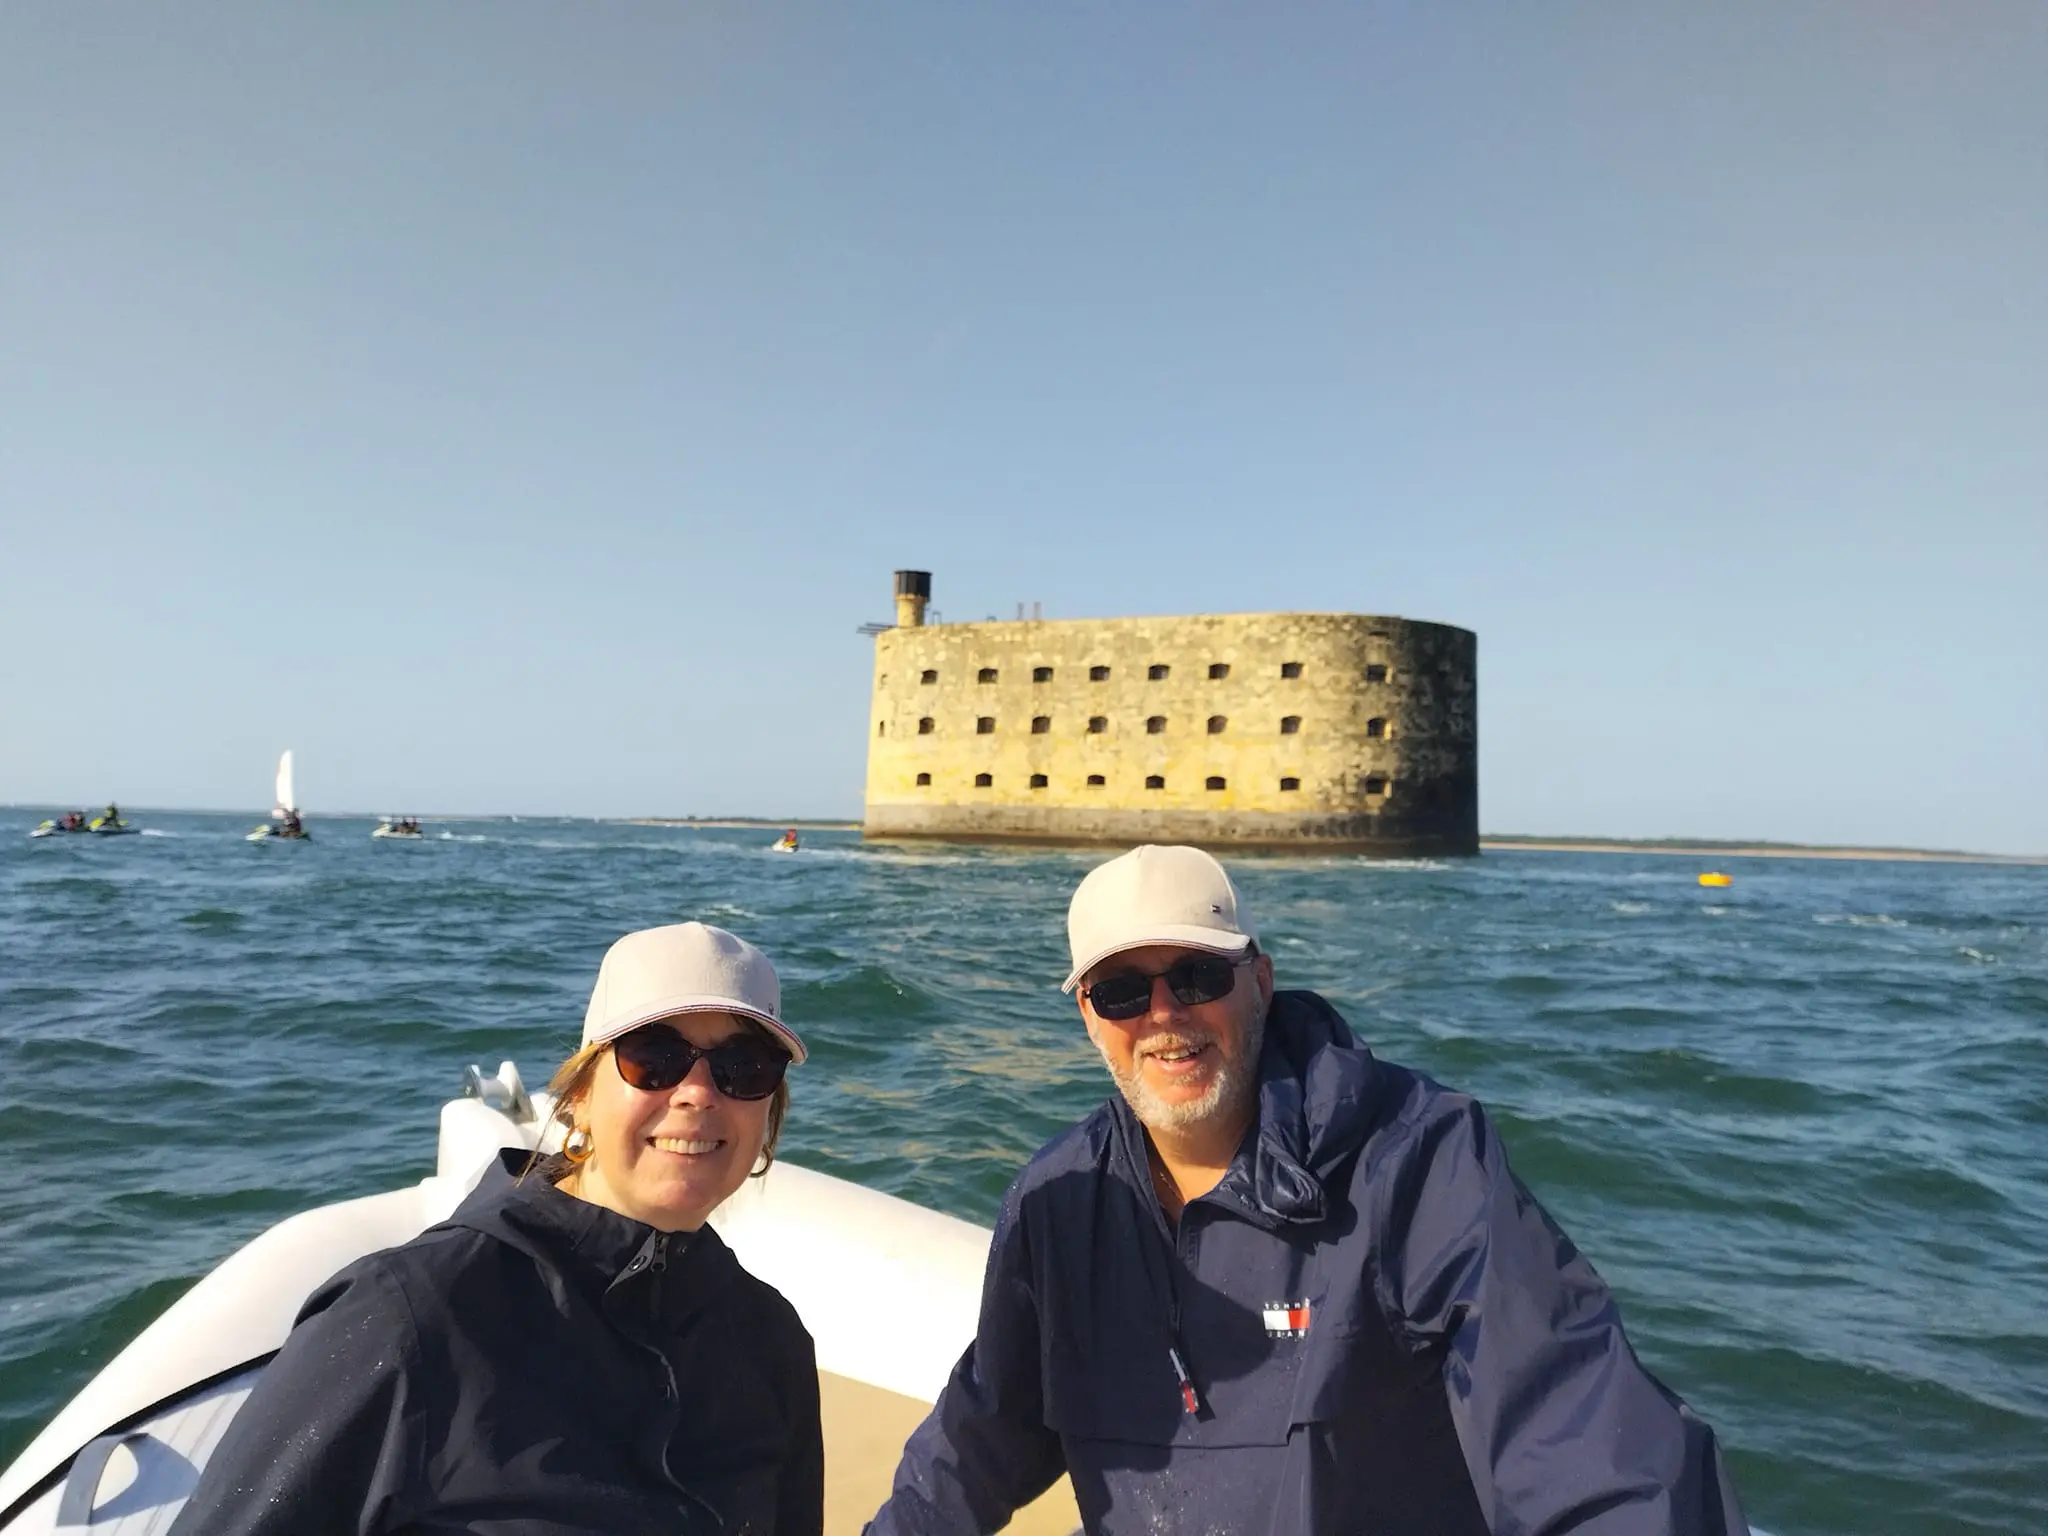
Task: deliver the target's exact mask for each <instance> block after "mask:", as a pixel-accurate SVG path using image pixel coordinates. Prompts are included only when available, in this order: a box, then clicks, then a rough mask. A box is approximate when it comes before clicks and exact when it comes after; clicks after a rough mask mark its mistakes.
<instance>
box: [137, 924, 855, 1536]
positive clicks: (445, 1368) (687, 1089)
mask: <svg viewBox="0 0 2048 1536" xmlns="http://www.w3.org/2000/svg"><path fill="white" fill-rule="evenodd" d="M780 994H781V989H780V986H779V985H778V983H777V981H776V976H775V969H774V967H773V966H771V965H770V964H769V963H768V959H767V957H766V956H765V955H763V954H762V953H761V952H760V951H759V950H757V949H755V948H754V947H753V946H752V945H751V944H748V943H746V942H745V941H744V940H741V939H738V938H735V937H734V936H733V935H732V934H729V933H726V932H725V931H723V930H722V929H718V928H711V927H707V926H706V925H704V924H702V923H682V924H678V925H676V926H673V927H667V928H650V929H646V930H644V931H642V932H639V933H629V934H627V935H626V936H625V937H624V938H622V939H620V940H619V941H618V943H616V944H614V945H613V946H612V947H611V949H610V951H609V952H608V953H607V954H606V955H605V957H604V963H603V965H602V966H600V967H599V970H598V973H597V986H596V988H595V989H594V990H593V991H592V993H591V998H590V1007H589V1010H588V1012H587V1013H586V1014H585V1015H584V1020H583V1044H582V1046H581V1048H580V1049H579V1050H578V1051H577V1052H576V1054H575V1055H573V1056H571V1057H570V1058H569V1060H568V1061H566V1062H565V1063H563V1065H562V1067H561V1070H560V1071H558V1072H557V1073H556V1074H555V1078H554V1081H553V1083H551V1084H550V1087H551V1088H552V1089H553V1090H554V1091H555V1093H556V1094H557V1116H558V1118H560V1119H561V1120H562V1122H563V1124H564V1127H565V1132H566V1134H565V1136H564V1139H563V1143H562V1151H561V1153H560V1154H559V1155H557V1156H554V1157H549V1158H534V1157H532V1156H530V1155H529V1154H527V1153H525V1152H523V1151H508V1152H506V1153H505V1154H503V1155H502V1160H501V1162H500V1164H498V1165H496V1166H493V1167H492V1168H490V1169H489V1170H487V1171H486V1173H485V1176H484V1180H483V1182H482V1183H481V1184H480V1185H478V1187H477V1189H476V1191H475V1193H474V1194H472V1195H471V1196H470V1197H469V1198H468V1199H467V1200H466V1201H464V1202H463V1204H462V1206H461V1208H460V1209H458V1210H457V1211H456V1213H455V1214H454V1216H452V1217H451V1218H450V1219H449V1220H448V1221H446V1222H444V1223H442V1224H441V1225H440V1226H437V1227H433V1228H430V1229H429V1230H427V1231H426V1232H424V1233H422V1234H421V1235H420V1236H419V1237H417V1238H415V1239H413V1241H411V1242H409V1243H407V1244H405V1245H404V1246H402V1247H399V1248H393V1249H389V1250H387V1251H386V1252H383V1253H377V1254H372V1255H370V1256H369V1257H368V1258H366V1259H363V1260H362V1261H360V1262H359V1263H356V1264H353V1265H351V1266H350V1267H349V1268H347V1269H345V1270H343V1271H342V1272H341V1273H340V1274H339V1275H337V1276H336V1277H335V1278H334V1279H333V1280H331V1281H329V1282H328V1283H327V1284H326V1285H325V1286H324V1287H322V1288H321V1289H320V1290H319V1291H318V1292H316V1293H315V1294H314V1296H313V1297H312V1299H311V1300H310V1301H309V1302H308V1303H307V1304H306V1308H305V1310H304V1311H303V1312H302V1313H301V1314H300V1316H299V1321H298V1325H297V1326H296V1327H295V1328H294V1329H293V1330H292V1334H291V1337H290V1338H289V1339H287V1340H286V1341H285V1346H284V1349H283V1351H282V1352H281V1353H280V1354H279V1355H278V1356H277V1358H276V1360H274V1361H273V1362H272V1363H271V1365H270V1366H269V1368H268V1369H267V1370H265V1371H264V1373H263V1375H262V1376H261V1377H260V1378H259V1379H258V1381H257V1384H256V1388H255V1390H254V1392H252V1393H251V1394H250V1397H249V1400H248V1402H247V1403H245V1404H244V1405H243V1407H242V1410H241V1412H240V1413H238V1414H237V1415H236V1416H235V1418H234V1420H233V1422H232V1423H231V1424H230V1426H229V1428H228V1432H227V1437H226V1439H225V1440H224V1441H223V1442H222V1444H221V1446H220V1448H219V1449H218V1450H217V1451H216V1452H215V1453H214V1455H213V1456H212V1458H211V1459H210V1460H209V1461H208V1463H207V1466H206V1470H205V1472H204V1473H203V1474H202V1475H201V1477H200V1480H199V1486H198V1487H197V1488H196V1489H195V1490H194V1491H193V1494H192V1498H191V1500H190V1501H189V1502H188V1503H187V1504H186V1506H185V1509H184V1512H183V1513H182V1514H181V1515H180V1516H179V1518H178V1522H177V1524H176V1526H174V1527H173V1530H174V1531H175V1532H178V1533H194V1536H199V1533H204V1536H214V1533H218V1532H232V1533H250V1536H254V1533H265V1536H272V1533H274V1536H285V1533H290V1536H322V1533H327V1532H334V1533H343V1532H346V1533H349V1536H369V1533H373V1532H376V1533H383V1532H407V1533H428V1532H433V1533H442V1532H468V1533H475V1536H581V1533H596V1532H606V1533H637V1532H642V1531H646V1532H657V1531H658V1532H663V1533H677V1532H681V1533H691V1532H700V1531H701V1532H712V1531H717V1532H721V1533H723V1536H737V1533H741V1532H746V1533H758V1536H798V1533H804V1536H816V1533H817V1532H818V1531H819V1530H820V1529H821V1528H822V1525H823V1520H824V1516H823V1499H824V1445H823V1440H822V1436H821V1433H820V1429H819V1420H818V1377H817V1367H816V1361H815V1359H814V1356H813V1353H812V1348H811V1338H810V1335H809V1334H808V1333H806V1332H805V1331H804V1328H803V1325H802V1323H800V1322H799V1321H798V1320H797V1316H796V1313H795V1311H794V1310H793V1309H792V1308H791V1307H790V1305H789V1303H788V1302H786V1301H784V1300H783V1299H782V1297H781V1295H780V1294H779V1293H778V1292H776V1291H775V1290H774V1289H773V1288H772V1287H770V1286H768V1285H765V1284H763V1283H762V1282H761V1281H759V1280H756V1279H755V1278H754V1277H753V1276H751V1275H749V1274H748V1273H747V1272H746V1271H745V1270H743V1269H741V1268H740V1266H739V1264H738V1262H737V1261H736V1260H735V1259H734V1258H733V1256H732V1252H731V1250H730V1249H728V1248H727V1247H726V1246H725V1244H724V1243H722V1242H721V1241H720V1240H719V1238H718V1234H717V1233H715V1232H713V1231H711V1230H710V1229H709V1228H707V1227H706V1226H705V1225H704V1222H705V1218H706V1217H708V1216H709V1215H710V1214H711V1213H712V1211H713V1210H715V1209H716V1208H717V1207H718V1205H719V1204H720V1202H722V1201H723V1200H725V1199H726V1197H727V1196H729V1195H731V1194H732V1193H733V1192H734V1191H735V1190H736V1189H738V1188H739V1187H740V1185H741V1184H742V1183H744V1182H745V1181H746V1179H747V1177H748V1175H749V1174H750V1173H758V1172H765V1171H766V1169H767V1165H768V1164H769V1163H770V1162H771V1161H773V1159H774V1155H775V1141H776V1138H777V1136H778V1134H779V1133H780V1131H781V1128H782V1119H783V1114H784V1112H785V1110H786V1109H787V1107H788V1103H789V1097H788V1095H789V1089H788V1085H787V1084H786V1083H785V1082H784V1081H783V1073H784V1070H785V1069H786V1068H787V1067H788V1066H789V1065H790V1064H791V1063H792V1062H801V1061H802V1060H803V1059H804V1047H803V1042H802V1041H801V1040H799V1039H798V1038H797V1036H796V1033H795V1031H793V1030H792V1029H790V1027H789V1026H788V1025H787V1024H784V1023H783V1022H782V1020H781V1018H780V1012H781V1010H780Z"/></svg>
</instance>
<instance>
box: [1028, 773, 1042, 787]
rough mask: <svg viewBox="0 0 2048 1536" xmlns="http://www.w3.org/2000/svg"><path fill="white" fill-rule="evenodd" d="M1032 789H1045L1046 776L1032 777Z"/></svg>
mask: <svg viewBox="0 0 2048 1536" xmlns="http://www.w3.org/2000/svg"><path fill="white" fill-rule="evenodd" d="M1031 787H1032V788H1033V789H1043V788H1045V775H1044V774H1042V773H1034V774H1033V775H1031Z"/></svg>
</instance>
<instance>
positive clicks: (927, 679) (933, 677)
mask: <svg viewBox="0 0 2048 1536" xmlns="http://www.w3.org/2000/svg"><path fill="white" fill-rule="evenodd" d="M917 680H918V681H919V682H920V683H936V682H937V681H938V680H939V674H938V673H937V672H936V671H934V670H933V669H932V668H930V667H926V668H925V669H924V670H923V671H922V672H920V673H918V674H917Z"/></svg>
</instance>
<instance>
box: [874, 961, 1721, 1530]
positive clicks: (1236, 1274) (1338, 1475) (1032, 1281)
mask: <svg viewBox="0 0 2048 1536" xmlns="http://www.w3.org/2000/svg"><path fill="white" fill-rule="evenodd" d="M1259 1076H1260V1081H1259V1115H1258V1123H1257V1125H1256V1126H1255V1127H1254V1129H1253V1130H1252V1132H1251V1133H1250V1134H1249V1135H1248V1136H1247V1137H1246V1141H1245V1145H1244V1146H1243V1147H1242V1148H1241V1149H1240V1150H1239V1152H1238V1154H1237V1157H1236V1160H1235V1161H1234V1162H1233V1163H1232V1164H1231V1166H1230V1169H1229V1171H1228V1172H1227V1173H1226V1174H1225V1175H1224V1178H1223V1181H1222V1182H1221V1183H1220V1184H1218V1185H1217V1186H1216V1188H1215V1189H1214V1190H1212V1191H1211V1192H1210V1193H1208V1194H1206V1195H1204V1196H1203V1197H1202V1198H1200V1199H1199V1200H1196V1201H1194V1202H1192V1203H1191V1204H1190V1205H1189V1206H1188V1207H1187V1209H1186V1211H1185V1212H1184V1213H1183V1215H1182V1218H1181V1221H1180V1224H1179V1227H1178V1230H1177V1231H1176V1230H1175V1229H1173V1228H1171V1227H1169V1225H1168V1224H1167V1222H1166V1219H1165V1217H1164V1215H1163V1213H1162V1212H1161V1211H1160V1209H1159V1205H1158V1202H1157V1201H1156V1200H1155V1199H1154V1197H1153V1195H1152V1192H1151V1187H1150V1180H1149V1177H1148V1169H1147V1163H1146V1157H1145V1147H1144V1140H1143V1132H1142V1131H1141V1130H1140V1128H1139V1126H1138V1123H1137V1120H1136V1119H1135V1117H1134V1116H1133V1115H1132V1114H1131V1112H1130V1110H1129V1108H1128V1107H1127V1106H1126V1105H1125V1104H1124V1102H1123V1100H1122V1099H1121V1098H1113V1099H1111V1100H1110V1101H1109V1102H1108V1103H1107V1104H1105V1105H1103V1106H1102V1108H1100V1109H1098V1110H1097V1111H1095V1113H1094V1114H1092V1115H1090V1116H1089V1117H1088V1118H1087V1119H1086V1120H1084V1121H1082V1122H1081V1123H1080V1124H1079V1125H1077V1126H1075V1127H1074V1128H1073V1129H1071V1130H1069V1131H1067V1132H1066V1133H1065V1134H1064V1135H1062V1136H1060V1137H1058V1138H1057V1139H1055V1140H1054V1141H1053V1142H1051V1143H1050V1144H1049V1145H1048V1146H1046V1147H1045V1148H1044V1149H1043V1150H1042V1151H1040V1152H1039V1154H1038V1155H1037V1156H1036V1157H1034V1158H1033V1159H1032V1160H1031V1162H1030V1164H1029V1165H1028V1166H1027V1167H1026V1168H1025V1170H1024V1172H1023V1173H1022V1174H1021V1175H1020V1176H1019V1177H1018V1179H1017V1181H1016V1182H1015V1183H1014V1184H1013V1185H1011V1187H1010V1190H1009V1192H1008V1194H1007V1195H1006V1196H1005V1197H1004V1201H1003V1209H1002V1214H1001V1216H1000V1217H999V1219H998V1221H997V1225H996V1232H995V1240H994V1244H993V1246H992V1248H991V1250H990V1253H989V1262H988V1272H987V1276H986V1280H985V1282H984V1286H983V1291H982V1304H981V1321H980V1328H979V1332H978V1333H977V1336H976V1338H975V1341H974V1343H973V1344H972V1345H970V1346H969V1347H968V1349H967V1352H966V1353H965V1354H964V1355H962V1356H961V1358H960V1362H959V1364H958V1365H957V1366H955V1367H954V1370H953V1375H952V1379H951V1380H950V1382H949V1383H948V1384H947V1386H946V1389H945V1391H944V1393H943V1394H942V1395H941V1396H940V1398H939V1402H938V1406H937V1407H936V1408H934V1409H933V1410H932V1413H931V1416H930V1417H929V1418H927V1419H926V1420H925V1422H924V1423H923V1425H921V1426H920V1427H919V1428H918V1430H917V1431H916V1433H915V1434H914V1435H913V1436H912V1437H911V1440H910V1443H909V1444H908V1445H907V1446H906V1447H905V1449H904V1456H903V1461H902V1464H901V1465H900V1466H899V1467H898V1469H897V1473H896V1482H895V1488H894V1491H893V1493H892V1494H891V1496H890V1499H889V1502H888V1503H887V1504H886V1505H884V1506H883V1508H882V1511H881V1513H880V1514H879V1515H878V1516H877V1517H876V1519H875V1521H874V1523H873V1524H872V1525H871V1526H870V1528H869V1529H870V1531H871V1533H873V1536H913V1533H917V1536H940V1533H944V1536H955V1533H965V1532H987V1531H994V1530H996V1529H998V1528H999V1527H1000V1526H1001V1525H1002V1524H1003V1523H1004V1522H1005V1521H1006V1520H1007V1519H1008V1517H1009V1515H1010V1512H1011V1511H1012V1510H1013V1509H1014V1508H1016V1507H1017V1506H1019V1505H1021V1504H1023V1503H1025V1502H1027V1501H1028V1500H1030V1499H1031V1498H1033V1497H1035V1496H1036V1495H1037V1494H1038V1493H1040V1492H1041V1491H1043V1490H1044V1489H1045V1488H1046V1487H1047V1486H1048V1485H1049V1484H1051V1483H1052V1482H1053V1481H1054V1479H1056V1478H1057V1477H1058V1476H1059V1474H1060V1473H1061V1472H1063V1471H1064V1472H1068V1473H1070V1474H1072V1477H1073V1483H1074V1493H1075V1496H1076V1498H1077V1500H1078V1501H1079V1503H1080V1507H1081V1513H1082V1516H1083V1519H1084V1521H1085V1522H1086V1526H1087V1529H1088V1530H1089V1531H1090V1532H1103V1533H1121V1532H1131V1533H1137V1532H1145V1533H1148V1536H1159V1533H1173V1532H1186V1533H1194V1532H1204V1533H1207V1532H1230V1533H1233V1536H1241V1533H1257V1532H1270V1533H1273V1536H1294V1533H1307V1532H1332V1533H1343V1536H1489V1533H1490V1536H1539V1533H1540V1536H1556V1533H1563V1532H1580V1533H1587V1536H1591V1533H1595V1532H1597V1533H1599V1536H1653V1533H1654V1536H1739V1533H1745V1532H1747V1530H1748V1526H1747V1525H1746V1524H1745V1523H1744V1521H1743V1517H1742V1512H1741V1509H1740V1507H1739V1506H1738V1504H1737V1502H1736V1498H1735V1491H1734V1489H1733V1487H1732V1486H1731V1485H1730V1483H1729V1480H1728V1475H1727V1472H1726V1470H1725V1469H1724V1467H1723V1466H1722V1463H1721V1456H1720V1452H1719V1449H1718V1448H1717V1446H1716V1445H1715V1442H1714V1437H1713V1434H1712V1432H1711V1431H1709V1430H1708V1428H1707V1427H1706V1425H1705V1424H1703V1423H1702V1422H1700V1420H1698V1419H1696V1418H1695V1417H1693V1415H1692V1414H1691V1413H1690V1412H1689V1411H1688V1410H1687V1409H1686V1407H1685V1406H1684V1405H1683V1404H1682V1403H1680V1402H1679V1401H1678V1399H1677V1398H1675V1397H1673V1396H1672V1395H1671V1393H1669V1392H1668V1391H1666V1390H1665V1389H1664V1387H1663V1386H1662V1385H1660V1384H1659V1383H1658V1382H1657V1381H1656V1379H1655V1378H1653V1377H1652V1376H1651V1375H1650V1374H1649V1373H1648V1372H1647V1371H1645V1370H1644V1369H1643V1367H1642V1366H1641V1365H1640V1364H1639V1363H1638V1362H1637V1360H1636V1358H1635V1355H1634V1353H1633V1352H1632V1351H1631V1350H1630V1348H1629V1345H1628V1341H1627V1339H1626V1338H1624V1337H1623V1335H1622V1330H1621V1319H1620V1317H1619V1316H1618V1315H1617V1312H1616V1308H1615V1303H1614V1298H1613V1296H1612V1295H1611V1294H1610V1293H1609V1291H1608V1289H1607V1287H1606V1285H1605V1284H1603V1283H1602V1281H1601V1280H1600V1277H1599V1276H1598V1275H1596V1274H1595V1273H1594V1272H1593V1268H1592V1266H1591V1265H1589V1264H1588V1263H1587V1262H1586V1261H1585V1260H1584V1259H1583V1258H1581V1257H1580V1256H1579V1253H1578V1251H1577V1250H1576V1249H1575V1248H1574V1247H1573V1246H1572V1244H1571V1242H1570V1240H1569V1239H1568V1238H1566V1237H1565V1236H1564V1234H1563V1233H1562V1232H1560V1231H1559V1230H1558V1229H1557V1227H1556V1226H1555V1225H1553V1224H1552V1222H1551V1221H1550V1219H1549V1217H1548V1216H1546V1215H1545V1214H1544V1212H1543V1209H1542V1207H1540V1206H1539V1205H1537V1203H1536V1201H1535V1200H1534V1199H1533V1198H1532V1197H1531V1196H1530V1194H1529V1192H1528V1191H1527V1190H1525V1189H1524V1188H1523V1187H1522V1186H1521V1184H1520V1183H1519V1182H1518V1181H1517V1180H1516V1179H1515V1177H1514V1175H1513V1174H1512V1173H1511V1172H1510V1171H1509V1169H1508V1165H1507V1160H1506V1158H1505V1157H1504V1156H1503V1154H1502V1152H1501V1147H1500V1143H1499V1141H1498V1140H1497V1139H1496V1138H1495V1136H1494V1133H1493V1130H1492V1128H1491V1127H1490V1126H1489V1125H1488V1124H1487V1122H1486V1117H1485V1115H1484V1114H1483V1113H1482V1112H1481V1110H1480V1108H1479V1106H1478V1104H1477V1103H1475V1102H1474V1101H1473V1100H1471V1099H1469V1098H1467V1097H1465V1096H1464V1095H1463V1094H1458V1093H1452V1092H1450V1091H1448V1090H1446V1089H1444V1088H1442V1087H1439V1086H1438V1085H1437V1084H1435V1083H1432V1082H1430V1081H1429V1080H1427V1079H1426V1078H1423V1077H1420V1076H1418V1075H1417V1074H1415V1073H1413V1072H1409V1071H1407V1070H1405V1069H1403V1068H1400V1067H1396V1066H1392V1065H1390V1064H1388V1063H1386V1062H1382V1061H1379V1060H1377V1059H1375V1058H1374V1057H1373V1055H1372V1054H1371V1053H1370V1052H1369V1051H1367V1050H1366V1049H1365V1048H1364V1047H1363V1046H1362V1045H1360V1044H1359V1043H1358V1042H1357V1041H1356V1040H1355V1039H1354V1038H1353V1037H1352V1034H1351V1031H1350V1030H1349V1028H1347V1027H1346V1025H1345V1023H1344V1021H1343V1020H1342V1019H1341V1018H1339V1017H1338V1016H1337V1014H1336V1012H1335V1011H1334V1010H1333V1009H1332V1008H1331V1007H1330V1006H1329V1005H1328V1004H1327V1003H1325V1002H1324V1001H1323V1000H1322V999H1321V998H1319V997H1317V996H1315V995H1314V994H1313V993H1308V992H1282V993H1279V994H1277V995H1276V996H1275V998H1274V1000H1273V1007H1272V1011H1271V1014H1270V1016H1269V1018H1268V1021H1267V1026H1266V1043H1265V1049H1264V1054H1263V1056H1262V1058H1261V1061H1260V1073H1259Z"/></svg>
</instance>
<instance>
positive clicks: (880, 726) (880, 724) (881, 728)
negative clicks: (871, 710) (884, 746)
mask: <svg viewBox="0 0 2048 1536" xmlns="http://www.w3.org/2000/svg"><path fill="white" fill-rule="evenodd" d="M875 734H876V735H877V736H886V735H888V734H889V722H888V721H886V720H877V721H876V722H875Z"/></svg>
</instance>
